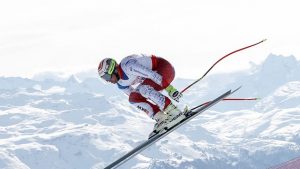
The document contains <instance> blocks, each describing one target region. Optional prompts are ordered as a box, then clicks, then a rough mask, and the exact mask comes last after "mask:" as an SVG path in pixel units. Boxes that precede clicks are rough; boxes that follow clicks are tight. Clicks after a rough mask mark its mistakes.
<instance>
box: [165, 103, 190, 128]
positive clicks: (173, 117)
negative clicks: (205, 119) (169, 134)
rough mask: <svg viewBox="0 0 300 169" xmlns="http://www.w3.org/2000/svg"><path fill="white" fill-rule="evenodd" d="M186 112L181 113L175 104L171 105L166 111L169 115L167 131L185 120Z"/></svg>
mask: <svg viewBox="0 0 300 169" xmlns="http://www.w3.org/2000/svg"><path fill="white" fill-rule="evenodd" d="M185 111H186V109H185V110H184V111H181V110H179V109H178V108H177V106H175V105H174V104H173V103H170V104H169V106H168V107H167V108H166V109H165V110H164V112H165V113H166V114H167V115H168V118H167V125H166V126H165V129H168V128H171V127H173V126H174V125H175V124H177V123H179V122H180V121H181V120H183V119H184V118H185V117H186V116H185Z"/></svg>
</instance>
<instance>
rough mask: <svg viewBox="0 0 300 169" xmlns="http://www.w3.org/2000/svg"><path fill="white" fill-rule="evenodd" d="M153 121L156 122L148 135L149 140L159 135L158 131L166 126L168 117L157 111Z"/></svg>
mask: <svg viewBox="0 0 300 169" xmlns="http://www.w3.org/2000/svg"><path fill="white" fill-rule="evenodd" d="M153 119H154V120H155V121H156V123H155V124H154V127H153V131H152V132H151V133H150V134H149V138H151V137H152V136H154V135H155V134H157V133H159V132H160V130H162V129H163V128H164V126H166V124H167V119H168V115H167V114H165V113H164V112H162V111H159V112H157V113H156V114H155V115H154V117H153Z"/></svg>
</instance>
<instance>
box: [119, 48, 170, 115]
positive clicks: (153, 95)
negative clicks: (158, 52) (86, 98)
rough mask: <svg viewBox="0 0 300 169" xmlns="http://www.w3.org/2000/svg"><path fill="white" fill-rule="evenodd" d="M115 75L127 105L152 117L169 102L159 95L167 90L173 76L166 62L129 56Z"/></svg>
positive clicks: (155, 58)
mask: <svg viewBox="0 0 300 169" xmlns="http://www.w3.org/2000/svg"><path fill="white" fill-rule="evenodd" d="M118 74H119V76H120V80H119V81H118V82H117V85H118V87H119V89H121V90H123V91H124V92H125V93H126V94H127V95H128V96H129V102H130V103H132V104H133V105H135V106H136V107H137V108H139V109H141V110H143V111H144V112H146V113H147V114H148V116H150V117H151V118H153V116H154V115H155V114H156V113H157V112H159V111H160V110H164V109H165V108H166V107H167V106H168V105H169V104H170V103H171V100H170V99H169V98H168V97H166V96H164V95H163V94H161V93H160V92H159V91H161V90H163V89H165V88H167V87H168V86H169V85H170V83H171V82H172V81H173V79H174V76H175V70H174V68H173V66H172V65H171V64H170V63H169V62H168V61H167V60H165V59H163V58H161V57H156V56H154V55H150V56H147V55H143V54H142V55H130V56H127V57H125V58H124V59H122V61H121V62H120V64H119V66H118ZM150 100H151V101H152V102H151V101H150ZM153 103H155V104H153Z"/></svg>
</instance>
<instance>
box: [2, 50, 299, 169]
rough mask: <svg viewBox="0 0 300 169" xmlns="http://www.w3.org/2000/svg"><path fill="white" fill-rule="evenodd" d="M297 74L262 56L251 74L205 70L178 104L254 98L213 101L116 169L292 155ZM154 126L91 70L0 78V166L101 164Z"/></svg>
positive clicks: (59, 168) (215, 164)
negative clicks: (230, 93) (215, 102)
mask: <svg viewBox="0 0 300 169" xmlns="http://www.w3.org/2000/svg"><path fill="white" fill-rule="evenodd" d="M299 72H300V61H297V60H296V59H295V57H293V56H289V57H284V56H276V55H273V54H270V55H269V56H268V58H267V59H266V60H265V61H264V62H263V63H262V64H260V65H254V64H253V66H252V68H251V70H247V71H240V72H235V73H230V74H215V75H209V76H208V77H206V78H205V79H204V80H203V81H201V82H200V83H199V84H197V85H195V86H194V87H192V88H191V89H190V90H188V91H187V92H186V93H185V94H184V98H183V100H182V103H185V104H188V105H190V106H195V105H197V104H199V103H202V102H205V101H208V100H211V99H213V98H215V97H216V96H218V95H219V94H221V93H222V92H225V91H227V90H228V89H233V88H236V87H238V86H240V85H242V86H243V87H242V89H241V90H240V91H239V92H237V93H236V94H235V95H234V96H232V97H242V98H245V97H260V98H261V100H259V101H240V102H237V101H227V102H222V103H219V104H218V105H216V106H215V107H213V108H211V109H210V110H208V111H206V112H205V113H204V114H202V115H200V116H199V117H197V118H195V119H194V120H192V121H191V122H189V123H188V124H186V125H185V126H183V127H181V128H179V129H178V130H177V131H175V132H173V133H171V134H170V135H169V136H167V137H166V138H164V139H162V140H161V141H159V142H158V143H157V144H155V145H154V146H152V147H150V148H149V149H147V150H145V151H144V152H143V153H141V154H140V155H138V156H136V158H134V159H132V160H130V161H128V162H126V163H125V164H124V165H122V166H121V167H120V168H124V169H127V168H135V169H137V168H153V169H154V168H155V169H157V168H164V169H165V168H216V169H224V168H228V169H231V168H233V169H238V168H239V169H261V168H268V167H271V166H274V165H277V164H279V163H281V162H284V161H287V160H290V159H293V158H295V157H299V156H300V134H299V133H300V73H299ZM191 82H192V80H190V79H177V80H176V82H175V84H176V86H177V87H178V88H179V89H181V88H184V86H186V85H187V84H189V83H191ZM179 106H184V104H182V105H181V104H180V105H179ZM153 124H154V121H152V120H151V119H149V118H148V117H147V116H146V115H145V114H144V113H142V112H139V111H138V110H136V109H135V108H134V107H132V106H131V105H130V104H129V103H128V101H127V98H126V97H125V95H123V94H122V93H121V92H119V91H118V90H117V88H116V87H115V86H112V85H110V84H106V83H104V82H103V81H101V80H100V79H97V78H96V76H95V72H91V73H88V72H83V73H79V74H77V75H72V76H70V77H69V78H67V79H66V78H65V77H62V76H61V75H56V74H53V73H49V72H48V73H42V74H39V75H37V76H35V77H34V78H33V79H24V78H20V77H2V78H0V168H1V169H29V168H30V169H87V168H90V169H100V168H104V167H105V166H106V165H108V164H110V163H111V162H113V161H114V160H116V159H117V158H119V157H121V156H122V155H123V154H125V153H126V152H128V151H129V150H131V149H132V148H134V147H135V146H137V145H138V144H140V143H141V142H142V141H144V140H145V139H146V138H147V136H148V134H149V133H150V132H151V130H152V126H153Z"/></svg>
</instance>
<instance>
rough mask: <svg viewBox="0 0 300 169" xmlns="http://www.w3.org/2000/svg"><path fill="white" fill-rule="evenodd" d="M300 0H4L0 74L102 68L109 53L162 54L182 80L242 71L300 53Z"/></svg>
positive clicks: (0, 24)
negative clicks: (232, 54) (269, 58)
mask: <svg viewBox="0 0 300 169" xmlns="http://www.w3.org/2000/svg"><path fill="white" fill-rule="evenodd" d="M298 3H299V2H297V1H296V0H285V1H282V0H264V1H263V0H228V1H217V0H210V1H201V0H186V1H179V0H151V1H149V0H148V1H146V0H126V1H125V0H109V1H104V0H85V1H79V0H52V1H45V0H26V1H23V0H9V1H1V2H0V58H1V62H0V76H25V77H30V76H32V75H33V74H35V73H38V72H41V71H47V70H53V71H63V72H67V73H74V72H79V71H82V70H86V69H89V68H95V71H96V68H97V66H98V62H99V61H100V60H101V59H102V58H104V57H114V58H116V59H117V60H118V61H119V60H120V59H121V58H122V57H125V56H127V55H129V54H132V53H148V54H157V55H159V56H162V57H165V58H167V59H168V60H170V61H171V63H173V64H174V66H175V68H176V72H177V77H187V78H198V77H199V76H201V75H202V74H203V73H204V72H205V71H206V70H207V69H208V68H209V67H210V66H211V64H213V62H215V61H216V60H217V59H219V58H220V57H222V56H223V55H225V54H227V53H228V52H231V51H233V50H235V49H238V48H240V47H244V46H246V45H249V44H252V43H255V42H258V41H260V40H262V39H264V38H267V39H268V41H267V42H265V43H263V44H261V45H259V46H257V47H254V48H251V49H248V50H246V51H243V52H240V53H239V54H237V55H236V56H235V57H232V58H231V59H226V60H224V62H222V63H220V65H218V66H217V67H216V68H215V70H214V71H213V72H223V71H233V70H238V69H244V68H247V67H248V66H249V62H250V61H253V62H255V63H259V62H261V61H262V60H264V59H265V58H266V57H267V55H268V54H269V53H274V54H282V55H286V56H288V55H295V56H296V57H297V58H300V48H299V44H300V26H299V24H298V22H299V21H298V20H299V19H298V18H299V16H300V11H299V9H298V7H299V5H298Z"/></svg>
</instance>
